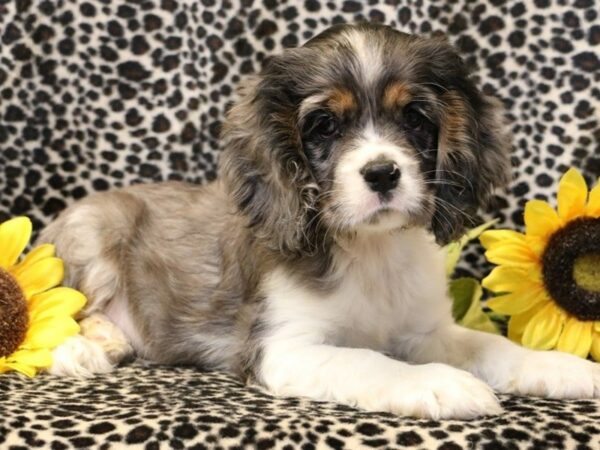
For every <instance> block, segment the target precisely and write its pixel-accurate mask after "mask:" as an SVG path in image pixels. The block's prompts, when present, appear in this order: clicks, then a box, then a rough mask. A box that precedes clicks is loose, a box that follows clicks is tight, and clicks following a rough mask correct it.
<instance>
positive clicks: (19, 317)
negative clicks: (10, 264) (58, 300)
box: [0, 267, 29, 357]
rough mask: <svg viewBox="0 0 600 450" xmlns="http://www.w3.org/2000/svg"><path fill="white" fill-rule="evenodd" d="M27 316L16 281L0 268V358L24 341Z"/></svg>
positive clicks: (10, 352)
mask: <svg viewBox="0 0 600 450" xmlns="http://www.w3.org/2000/svg"><path fill="white" fill-rule="evenodd" d="M28 324H29V315H28V313H27V302H26V300H25V296H24V295H23V291H22V290H21V288H20V287H19V285H18V283H17V281H16V280H15V279H14V278H13V277H12V275H11V274H9V273H8V272H7V271H6V270H4V269H2V268H1V267H0V357H3V356H9V355H11V354H12V353H13V352H14V351H15V350H17V349H18V348H19V345H21V343H22V342H23V340H24V339H25V334H26V333H27V326H28Z"/></svg>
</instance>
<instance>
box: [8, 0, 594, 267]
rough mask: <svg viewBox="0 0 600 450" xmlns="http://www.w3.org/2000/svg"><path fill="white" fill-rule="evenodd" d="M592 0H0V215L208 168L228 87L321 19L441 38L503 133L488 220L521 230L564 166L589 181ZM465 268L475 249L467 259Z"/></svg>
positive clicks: (52, 209)
mask: <svg viewBox="0 0 600 450" xmlns="http://www.w3.org/2000/svg"><path fill="white" fill-rule="evenodd" d="M599 11H600V5H599V4H598V2H597V1H594V0H572V1H567V0H530V1H505V0H491V1H487V0H453V1H442V0H438V1H427V0H369V1H351V0H347V1H337V2H335V1H318V0H305V1H291V0H263V1H262V2H261V1H259V0H239V1H231V0H222V1H216V0H128V1H125V0H119V1H108V0H86V1H81V0H78V1H75V0H45V1H41V0H40V1H32V0H15V1H9V0H0V35H1V43H0V168H1V170H0V220H4V219H6V218H7V217H10V216H14V215H18V214H26V215H29V216H30V217H32V218H33V219H34V222H35V225H36V228H37V229H39V228H40V227H41V226H42V225H43V224H45V223H47V222H48V221H49V220H50V219H51V218H52V217H53V216H54V215H55V214H56V213H58V212H59V211H61V210H62V209H63V208H65V206H66V205H68V204H70V203H71V202H73V201H75V200H76V199H78V198H81V197H83V196H85V195H88V194H89V193H91V192H93V191H103V190H106V189H110V188H113V187H119V186H125V185H129V184H132V183H140V182H144V183H146V182H153V181H160V180H172V179H176V180H180V179H183V180H188V181H190V182H194V183H201V182H204V181H207V180H211V179H213V178H214V177H215V176H216V165H217V160H218V156H219V129H220V125H221V121H222V118H223V114H224V112H225V110H226V109H227V107H228V105H229V104H230V103H231V101H232V100H233V99H234V98H235V90H234V88H235V85H236V84H237V83H238V82H239V80H240V79H241V78H243V77H244V76H246V75H247V74H249V73H252V72H255V71H257V70H258V69H259V68H260V66H261V64H262V62H263V61H264V59H265V58H266V57H267V56H268V55H270V54H272V53H275V52H280V51H281V50H282V49H284V48H286V47H293V46H297V45H300V44H302V43H303V42H304V41H305V40H307V39H309V38H310V37H311V36H314V35H315V34H317V33H319V32H320V31H322V30H323V29H325V28H326V27H328V26H329V25H331V24H335V23H338V22H354V21H360V20H370V21H374V22H382V23H386V24H389V25H391V26H394V27H396V28H398V29H400V30H402V31H406V32H411V33H425V34H427V33H432V32H435V31H441V32H443V33H446V34H447V35H448V36H449V38H450V40H451V41H452V43H454V44H455V45H456V47H457V48H458V49H459V50H460V53H461V54H462V56H463V57H464V59H465V60H466V62H467V63H468V64H469V65H470V66H472V68H473V70H474V76H475V77H476V78H477V80H479V82H480V86H481V87H482V88H483V90H484V91H486V92H487V93H490V94H493V95H496V96H498V97H499V98H500V99H502V101H503V102H504V104H505V105H506V108H507V116H508V119H509V122H510V126H511V128H512V131H513V132H514V152H513V157H512V159H513V174H514V180H513V182H512V185H511V187H510V191H507V192H501V193H499V195H498V196H497V198H496V201H495V202H494V205H493V212H488V214H487V216H488V217H490V216H496V217H499V218H500V219H501V222H500V224H499V226H508V227H520V226H522V222H523V219H522V213H523V205H524V203H525V201H526V200H527V199H530V198H533V197H537V198H541V199H549V198H550V197H551V196H552V195H553V194H554V192H555V188H556V183H557V180H558V179H559V177H560V175H561V174H562V173H563V172H564V171H565V169H566V168H567V167H568V166H575V167H578V168H580V169H582V170H583V172H584V174H585V176H586V178H587V179H588V181H589V182H592V181H593V180H595V179H596V178H597V177H598V176H599V175H600V144H599V142H600V124H599V121H598V117H599V116H598V102H599V101H600V87H599V85H598V81H599V80H600V59H599V51H598V44H599V43H600V19H599V18H598V14H599ZM467 261H468V262H469V263H470V264H471V265H472V266H473V265H475V266H476V265H477V263H478V255H477V252H471V254H470V255H467Z"/></svg>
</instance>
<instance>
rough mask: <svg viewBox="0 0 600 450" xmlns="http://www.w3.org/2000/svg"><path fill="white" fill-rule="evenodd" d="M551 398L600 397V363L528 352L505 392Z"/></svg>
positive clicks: (516, 368) (559, 355)
mask: <svg viewBox="0 0 600 450" xmlns="http://www.w3.org/2000/svg"><path fill="white" fill-rule="evenodd" d="M503 390H505V391H507V392H511V393H515V394H523V395H535V396H540V397H551V398H593V397H600V364H595V363H592V362H590V361H586V360H584V359H581V358H579V357H577V356H573V355H570V354H568V353H561V352H555V351H552V352H533V351H532V352H528V353H527V355H526V356H525V357H524V358H523V360H522V361H521V362H520V363H519V364H518V365H517V366H516V367H515V371H514V373H513V374H512V379H511V380H510V382H509V383H508V385H507V386H506V389H503Z"/></svg>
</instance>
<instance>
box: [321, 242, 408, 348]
mask: <svg viewBox="0 0 600 450" xmlns="http://www.w3.org/2000/svg"><path fill="white" fill-rule="evenodd" d="M362 256H363V257H361V258H359V259H355V260H353V261H352V262H351V263H349V264H348V267H347V268H346V269H345V270H344V271H343V273H342V274H341V276H340V279H339V284H338V285H337V287H336V288H335V289H334V290H333V291H332V292H331V293H329V295H328V296H327V297H326V298H325V301H324V302H323V304H324V306H326V308H328V309H329V312H328V313H329V314H331V315H332V316H336V318H337V320H336V324H337V327H336V330H335V339H336V341H337V343H338V344H340V345H344V346H352V347H356V346H358V347H369V348H378V349H385V348H386V347H387V346H388V343H389V342H390V340H391V339H392V337H393V336H394V335H395V334H396V333H397V332H398V330H400V329H402V328H403V327H404V324H405V321H406V319H407V315H408V311H409V309H410V303H411V302H412V301H414V295H413V291H414V286H412V284H413V283H414V282H415V276H414V275H415V269H416V268H415V267H410V265H409V264H407V263H406V261H403V260H402V258H394V255H389V254H383V255H382V254H379V255H376V254H365V255H362Z"/></svg>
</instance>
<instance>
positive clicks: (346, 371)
mask: <svg viewBox="0 0 600 450" xmlns="http://www.w3.org/2000/svg"><path fill="white" fill-rule="evenodd" d="M256 372H257V373H256V374H257V376H258V378H259V380H260V381H261V382H262V383H263V384H264V385H265V386H266V387H267V388H268V389H269V390H271V391H272V392H273V393H275V394H278V395H294V396H296V395H297V396H304V397H310V398H313V399H316V400H333V401H336V402H340V403H344V404H347V405H352V406H358V407H360V408H363V409H366V410H370V411H387V412H392V413H396V414H401V415H410V416H417V417H427V418H464V419H466V418H471V417H476V416H481V415H486V414H496V413H499V412H500V411H501V408H500V406H499V404H498V401H497V399H496V397H495V396H494V394H493V392H492V390H491V389H490V388H489V386H487V385H486V384H485V383H483V382H481V381H480V380H478V379H477V378H475V377H473V376H472V375H471V374H469V373H468V372H465V371H462V370H458V369H455V368H453V367H450V366H448V365H444V364H425V365H409V364H406V363H403V362H400V361H397V360H394V359H392V358H388V357H387V356H384V355H383V354H381V353H378V352H376V351H372V350H367V349H358V348H341V347H335V346H332V345H324V344H311V343H310V342H309V340H308V339H303V338H294V339H283V338H281V339H280V338H274V339H271V340H270V343H266V345H265V346H264V347H263V353H262V358H261V362H260V364H259V366H258V367H257V371H256Z"/></svg>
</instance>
